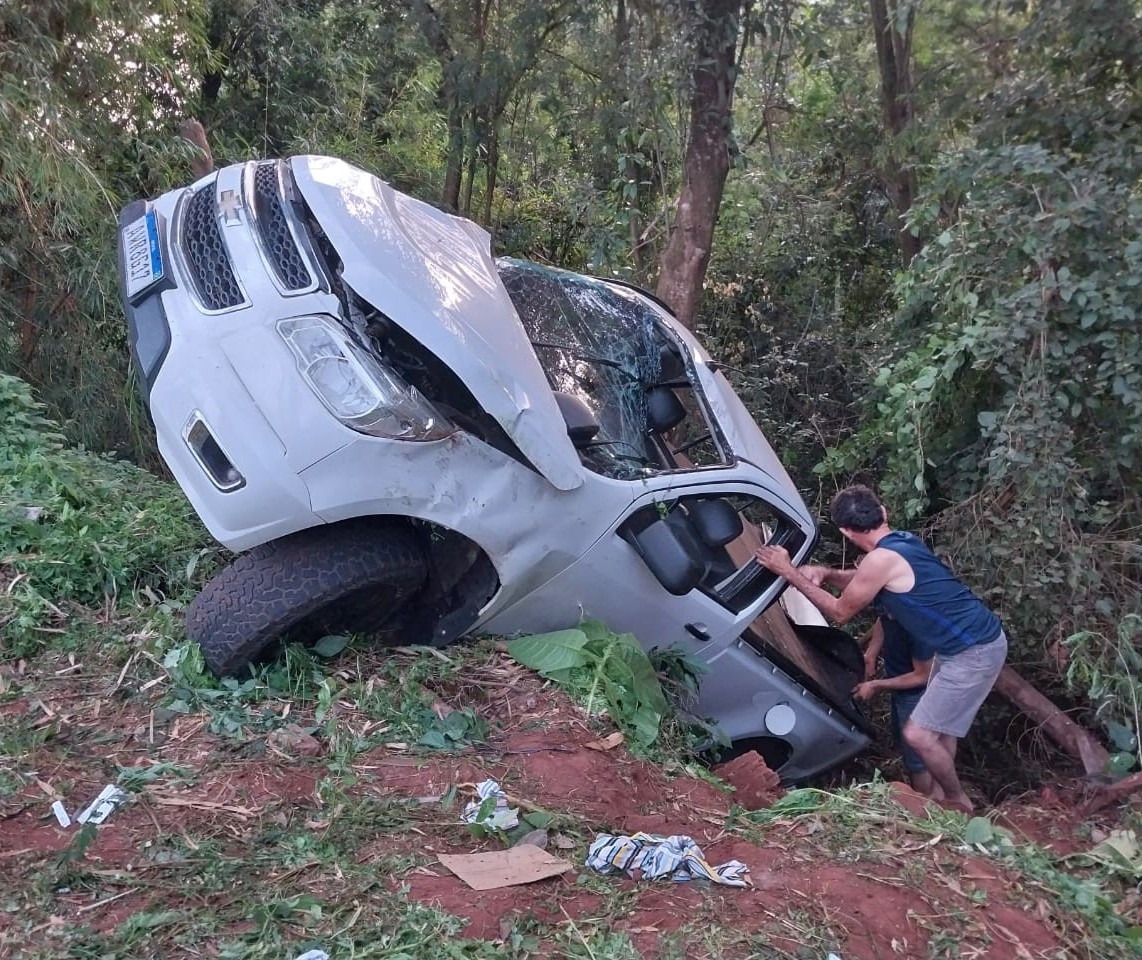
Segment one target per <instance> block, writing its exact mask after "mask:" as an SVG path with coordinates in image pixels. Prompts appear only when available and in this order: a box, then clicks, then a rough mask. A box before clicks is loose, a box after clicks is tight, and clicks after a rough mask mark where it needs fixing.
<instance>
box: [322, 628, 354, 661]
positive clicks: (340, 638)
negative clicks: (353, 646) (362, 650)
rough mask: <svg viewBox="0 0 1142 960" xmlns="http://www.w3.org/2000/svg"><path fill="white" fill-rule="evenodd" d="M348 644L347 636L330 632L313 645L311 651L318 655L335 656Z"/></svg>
mask: <svg viewBox="0 0 1142 960" xmlns="http://www.w3.org/2000/svg"><path fill="white" fill-rule="evenodd" d="M347 646H349V637H348V636H346V635H345V634H341V633H331V634H329V635H327V636H324V637H322V638H321V639H320V640H318V641H317V643H315V644H314V645H313V652H314V653H316V654H317V655H318V656H319V657H335V656H337V654H339V653H340V652H341V651H342V650H344V649H345V648H346V647H347Z"/></svg>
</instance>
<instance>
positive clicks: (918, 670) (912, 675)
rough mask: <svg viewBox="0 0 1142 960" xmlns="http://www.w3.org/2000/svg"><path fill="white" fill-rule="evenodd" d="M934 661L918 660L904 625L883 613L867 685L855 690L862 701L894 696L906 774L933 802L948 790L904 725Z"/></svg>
mask: <svg viewBox="0 0 1142 960" xmlns="http://www.w3.org/2000/svg"><path fill="white" fill-rule="evenodd" d="M878 656H883V660H884V677H883V678H881V679H878V680H874V679H872V677H873V675H874V674H875V673H876V659H877V657H878ZM931 666H932V661H931V660H928V661H922V660H917V659H916V658H915V657H914V656H913V655H912V643H911V641H910V640H909V637H908V634H906V633H905V632H904V631H903V629H901V627H900V624H898V623H897V622H896V621H895V620H893V619H892V617H891V616H889V615H888V614H887V613H882V614H881V615H880V616H879V617H878V618H877V620H876V623H874V624H873V625H872V631H871V638H870V639H869V643H868V646H867V647H866V648H865V653H864V676H865V679H864V682H863V683H859V684H857V686H856V689H855V690H853V696H854V697H856V698H857V699H858V700H871V699H872V698H873V697H874V696H876V695H877V694H878V693H880V692H881V691H884V690H888V691H890V692H891V694H892V707H891V711H890V723H891V725H892V739H893V742H895V744H896V746H897V748H898V749H899V750H900V758H901V760H902V761H903V763H904V771H905V773H906V774H907V775H908V782H909V783H910V784H912V788H913V789H914V790H916V791H917V792H919V793H922V794H924V796H926V797H931V798H932V799H933V800H943V799H944V791H943V790H942V789H941V788H940V787H939V785H938V784H936V783H935V781H933V780H932V775H931V774H930V773H929V772H928V768H927V767H926V766H924V761H923V760H922V759H921V758H920V754H918V753H917V752H916V751H915V750H913V749H912V748H911V747H910V746H909V745H908V743H907V742H905V740H904V724H905V723H907V722H908V718H909V717H911V716H912V712H913V711H914V710H915V709H916V704H918V703H919V702H920V697H921V696H922V695H923V693H924V690H925V689H926V688H927V685H928V674H929V672H930V670H931Z"/></svg>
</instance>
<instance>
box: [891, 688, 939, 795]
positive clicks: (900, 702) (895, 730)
mask: <svg viewBox="0 0 1142 960" xmlns="http://www.w3.org/2000/svg"><path fill="white" fill-rule="evenodd" d="M920 696H921V691H917V690H903V691H893V694H892V711H891V722H892V738H893V740H895V741H896V745H897V746H898V747H899V748H900V758H901V760H902V761H903V762H904V769H905V771H906V772H907V775H908V782H909V783H910V784H911V785H912V789H913V790H915V791H916V792H917V793H922V794H924V796H926V797H930V798H931V799H933V800H943V799H944V791H943V790H942V789H941V787H940V785H939V784H937V783H936V782H935V781H934V780H933V779H932V775H931V774H930V773H928V771H927V769H926V768H925V766H924V759H923V757H921V756H920V755H919V754H918V753H917V752H916V751H915V750H913V749H912V748H911V747H910V746H909V745H908V743H907V742H906V741H905V739H904V724H905V723H907V722H908V718H909V717H910V716H912V711H913V710H915V709H916V704H918V703H919V702H920Z"/></svg>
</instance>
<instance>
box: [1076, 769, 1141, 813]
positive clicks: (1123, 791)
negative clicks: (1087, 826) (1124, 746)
mask: <svg viewBox="0 0 1142 960" xmlns="http://www.w3.org/2000/svg"><path fill="white" fill-rule="evenodd" d="M1139 791H1142V773H1132V774H1131V775H1130V776H1128V777H1125V778H1123V779H1122V780H1119V781H1118V783H1112V784H1110V785H1109V786H1106V787H1103V788H1102V789H1101V790H1099V791H1098V793H1096V794H1095V795H1094V796H1093V797H1091V798H1090V799H1089V800H1088V801H1087V802H1086V803H1084V804H1083V805H1082V806H1081V807H1079V809H1078V813H1079V816H1082V817H1089V816H1090V815H1091V814H1092V813H1098V811H1099V810H1105V809H1106V808H1107V807H1109V806H1110V805H1111V804H1114V803H1117V802H1118V801H1119V800H1122V799H1124V798H1126V797H1128V796H1130V795H1131V794H1133V793H1138V792H1139Z"/></svg>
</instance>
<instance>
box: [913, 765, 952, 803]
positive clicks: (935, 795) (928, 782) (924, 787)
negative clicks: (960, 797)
mask: <svg viewBox="0 0 1142 960" xmlns="http://www.w3.org/2000/svg"><path fill="white" fill-rule="evenodd" d="M908 782H909V783H910V784H912V789H913V790H915V791H916V792H917V793H922V794H924V796H926V797H931V798H932V799H933V800H943V799H944V791H943V790H942V789H941V787H940V785H939V784H938V783H936V781H935V780H933V779H932V775H931V774H930V773H929V772H928V771H927V770H917V771H915V772H912V773H909V774H908Z"/></svg>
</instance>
